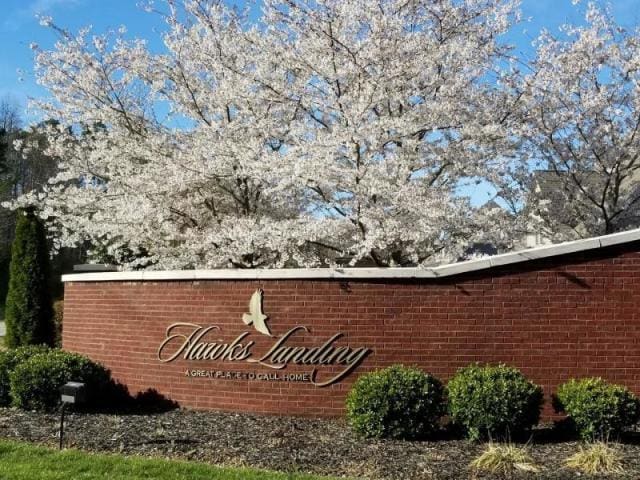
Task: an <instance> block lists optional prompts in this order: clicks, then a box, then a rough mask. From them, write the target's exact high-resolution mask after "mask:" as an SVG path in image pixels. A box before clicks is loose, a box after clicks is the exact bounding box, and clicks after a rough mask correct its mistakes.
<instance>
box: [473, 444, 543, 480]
mask: <svg viewBox="0 0 640 480" xmlns="http://www.w3.org/2000/svg"><path fill="white" fill-rule="evenodd" d="M470 466H471V468H472V469H473V470H474V471H476V472H480V471H481V472H491V473H496V474H502V475H508V474H510V473H513V472H516V471H521V472H534V473H536V472H539V471H540V470H541V468H540V467H539V466H538V465H536V464H535V462H534V461H533V458H531V456H530V455H529V452H528V449H527V448H526V447H522V446H518V445H513V444H511V443H497V444H496V443H489V445H488V446H487V448H486V450H485V451H484V452H482V454H481V455H480V456H479V457H477V458H476V459H475V460H473V461H472V462H471V465H470Z"/></svg>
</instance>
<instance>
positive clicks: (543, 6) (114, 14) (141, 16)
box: [0, 0, 640, 204]
mask: <svg viewBox="0 0 640 480" xmlns="http://www.w3.org/2000/svg"><path fill="white" fill-rule="evenodd" d="M229 1H233V3H235V4H242V0H229ZM137 3H138V1H137V0H0V7H1V9H0V12H1V14H0V98H2V97H4V96H7V95H9V96H11V97H12V98H13V99H15V101H17V102H18V103H19V104H20V107H21V109H23V111H24V116H25V118H26V119H27V120H37V119H34V118H32V117H29V116H28V114H27V112H26V107H27V103H28V98H29V97H40V96H44V95H46V91H45V90H44V89H42V88H41V87H39V86H38V85H37V84H36V82H35V78H34V75H33V57H32V52H31V50H30V49H29V44H30V43H32V42H35V43H37V44H39V45H40V46H41V47H43V48H48V47H51V46H52V45H53V43H54V41H55V37H54V35H53V34H52V33H51V32H50V31H49V30H48V29H47V28H45V27H41V26H40V25H39V23H38V20H37V19H36V18H35V17H36V14H38V13H40V14H43V15H50V16H52V17H53V19H54V21H55V22H56V23H57V24H58V25H60V26H62V27H65V28H68V29H70V30H77V29H79V28H80V27H83V26H86V25H92V26H93V28H94V30H95V31H98V32H101V31H104V30H106V29H108V28H118V27H119V26H120V25H126V26H127V30H128V32H129V35H130V36H132V37H133V36H136V37H142V38H146V39H148V40H149V41H150V45H151V46H152V47H153V48H161V43H160V41H159V34H158V31H159V30H160V29H162V28H163V24H162V22H161V20H160V19H159V18H158V16H157V15H154V14H149V13H146V12H144V11H142V10H141V9H140V8H138V7H137ZM609 5H610V6H611V9H612V12H613V14H614V16H615V18H616V20H617V21H618V22H620V23H621V24H622V25H624V26H627V27H633V26H636V25H639V24H640V0H612V1H611V2H610V3H609ZM583 8H584V5H581V6H579V7H575V6H573V5H572V3H571V0H522V12H523V17H524V19H525V21H524V22H523V23H522V24H520V25H518V26H516V27H515V29H514V31H513V33H511V34H510V38H509V39H508V40H509V41H510V42H511V43H513V44H515V45H516V47H517V50H518V52H522V53H525V54H529V55H530V54H531V51H532V50H531V41H532V40H533V39H534V38H535V37H536V36H537V34H538V32H539V31H540V29H541V28H543V27H545V28H547V29H549V30H551V31H557V29H558V27H559V26H560V25H562V24H563V23H567V22H568V23H580V22H582V18H583V13H582V12H583ZM18 72H20V73H18ZM467 188H468V189H469V190H473V191H468V193H470V194H471V196H472V201H473V203H474V204H482V203H484V202H485V201H486V200H487V199H488V197H489V196H490V195H491V192H487V189H486V187H485V186H484V185H479V186H477V187H475V188H474V187H470V188H469V187H467Z"/></svg>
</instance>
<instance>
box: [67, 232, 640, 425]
mask: <svg viewBox="0 0 640 480" xmlns="http://www.w3.org/2000/svg"><path fill="white" fill-rule="evenodd" d="M63 280H64V281H65V306H64V333H63V347H64V348H65V349H67V350H71V351H75V352H79V353H83V354H86V355H88V356H89V357H91V358H93V359H94V360H96V361H99V362H102V363H103V364H105V365H106V366H107V367H108V368H109V369H111V371H112V373H113V375H114V377H115V378H117V379H118V380H120V381H121V382H123V383H124V384H126V385H127V386H128V387H129V390H130V391H131V392H132V393H135V392H138V391H144V390H147V389H150V388H151V389H155V390H157V391H158V392H160V393H161V394H163V395H165V396H167V397H168V398H170V399H173V400H175V401H177V402H178V403H179V404H180V405H181V406H183V407H188V408H198V409H221V410H229V411H248V412H258V413H270V414H293V415H312V416H338V415H342V414H343V412H344V399H345V396H346V394H347V392H348V391H349V388H350V386H351V385H352V384H353V381H354V380H355V379H356V378H357V377H358V376H359V375H361V374H362V373H364V372H368V371H371V370H375V369H378V368H382V367H385V366H389V365H392V364H396V363H401V364H405V365H416V366H419V367H421V368H422V369H424V370H426V371H428V372H431V373H433V374H434V375H436V376H438V377H440V378H442V379H443V380H445V381H446V380H447V379H448V378H449V377H450V376H451V375H452V374H453V373H455V371H456V370H457V369H458V368H460V367H462V366H465V365H468V364H470V363H472V362H487V363H500V362H501V363H506V364H509V365H513V366H516V367H518V368H520V369H521V370H522V371H523V372H524V373H525V375H527V376H528V377H529V378H530V379H531V380H533V381H534V382H536V383H538V384H540V385H542V386H543V388H544V389H545V393H546V394H547V395H549V394H551V393H553V392H554V391H555V388H556V387H557V385H558V384H559V383H561V382H563V381H565V380H567V379H569V378H571V377H581V376H602V377H604V378H606V379H607V380H610V381H613V382H617V383H622V384H625V385H627V386H628V387H629V388H631V389H632V390H633V391H634V392H636V393H639V394H640V288H639V287H640V231H632V232H627V233H624V234H617V235H609V236H605V237H599V238H594V239H588V240H582V241H578V242H572V243H567V244H560V245H557V246H553V247H544V248H539V249H533V250H528V251H522V252H517V253H511V254H507V255H500V256H496V257H491V258H488V259H481V260H475V261H471V262H463V263H458V264H452V265H447V266H443V267H437V268H432V269H344V270H333V269H317V270H309V269H300V270H262V271H234V270H218V271H183V272H123V273H83V274H74V275H66V276H65V277H64V278H63ZM549 413H550V409H548V408H547V410H546V414H549Z"/></svg>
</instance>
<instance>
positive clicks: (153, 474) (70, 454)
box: [0, 441, 328, 480]
mask: <svg viewBox="0 0 640 480" xmlns="http://www.w3.org/2000/svg"><path fill="white" fill-rule="evenodd" d="M327 478H328V477H318V476H313V475H303V474H286V473H276V472H269V471H266V470H254V469H246V468H222V467H215V466H211V465H206V464H201V463H194V462H182V461H172V460H160V459H149V458H141V457H123V456H120V455H102V454H92V453H85V452H81V451H78V450H63V451H58V450H53V449H50V448H45V447H37V446H33V445H29V444H26V443H17V442H9V441H0V479H1V480H63V479H64V480H94V479H118V480H138V479H140V480H142V479H144V480H152V479H153V480H165V479H166V480H181V479H183V480H258V479H260V480H320V479H327Z"/></svg>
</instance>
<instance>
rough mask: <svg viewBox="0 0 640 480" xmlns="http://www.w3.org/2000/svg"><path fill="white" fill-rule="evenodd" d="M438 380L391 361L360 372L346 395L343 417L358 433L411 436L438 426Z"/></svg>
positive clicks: (440, 401) (441, 409)
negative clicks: (369, 371) (382, 367)
mask: <svg viewBox="0 0 640 480" xmlns="http://www.w3.org/2000/svg"><path fill="white" fill-rule="evenodd" d="M443 390H444V389H443V387H442V383H441V382H440V381H439V380H438V379H437V378H435V377H433V376H431V375H428V374H426V373H424V372H423V371H421V370H419V369H417V368H408V367H403V366H402V365H394V366H391V367H388V368H385V369H383V370H378V371H376V372H371V373H368V374H365V375H362V376H361V377H360V378H358V380H357V381H356V382H355V383H354V385H353V388H352V389H351V391H350V392H349V394H348V396H347V420H348V422H349V424H350V425H351V427H352V428H353V429H354V431H356V432H357V433H358V434H360V435H362V436H365V437H375V438H383V437H389V438H403V439H411V438H418V437H423V436H425V435H428V434H430V433H432V432H434V431H435V430H436V429H437V428H438V420H439V419H440V417H441V416H442V414H443V413H444V404H443Z"/></svg>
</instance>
